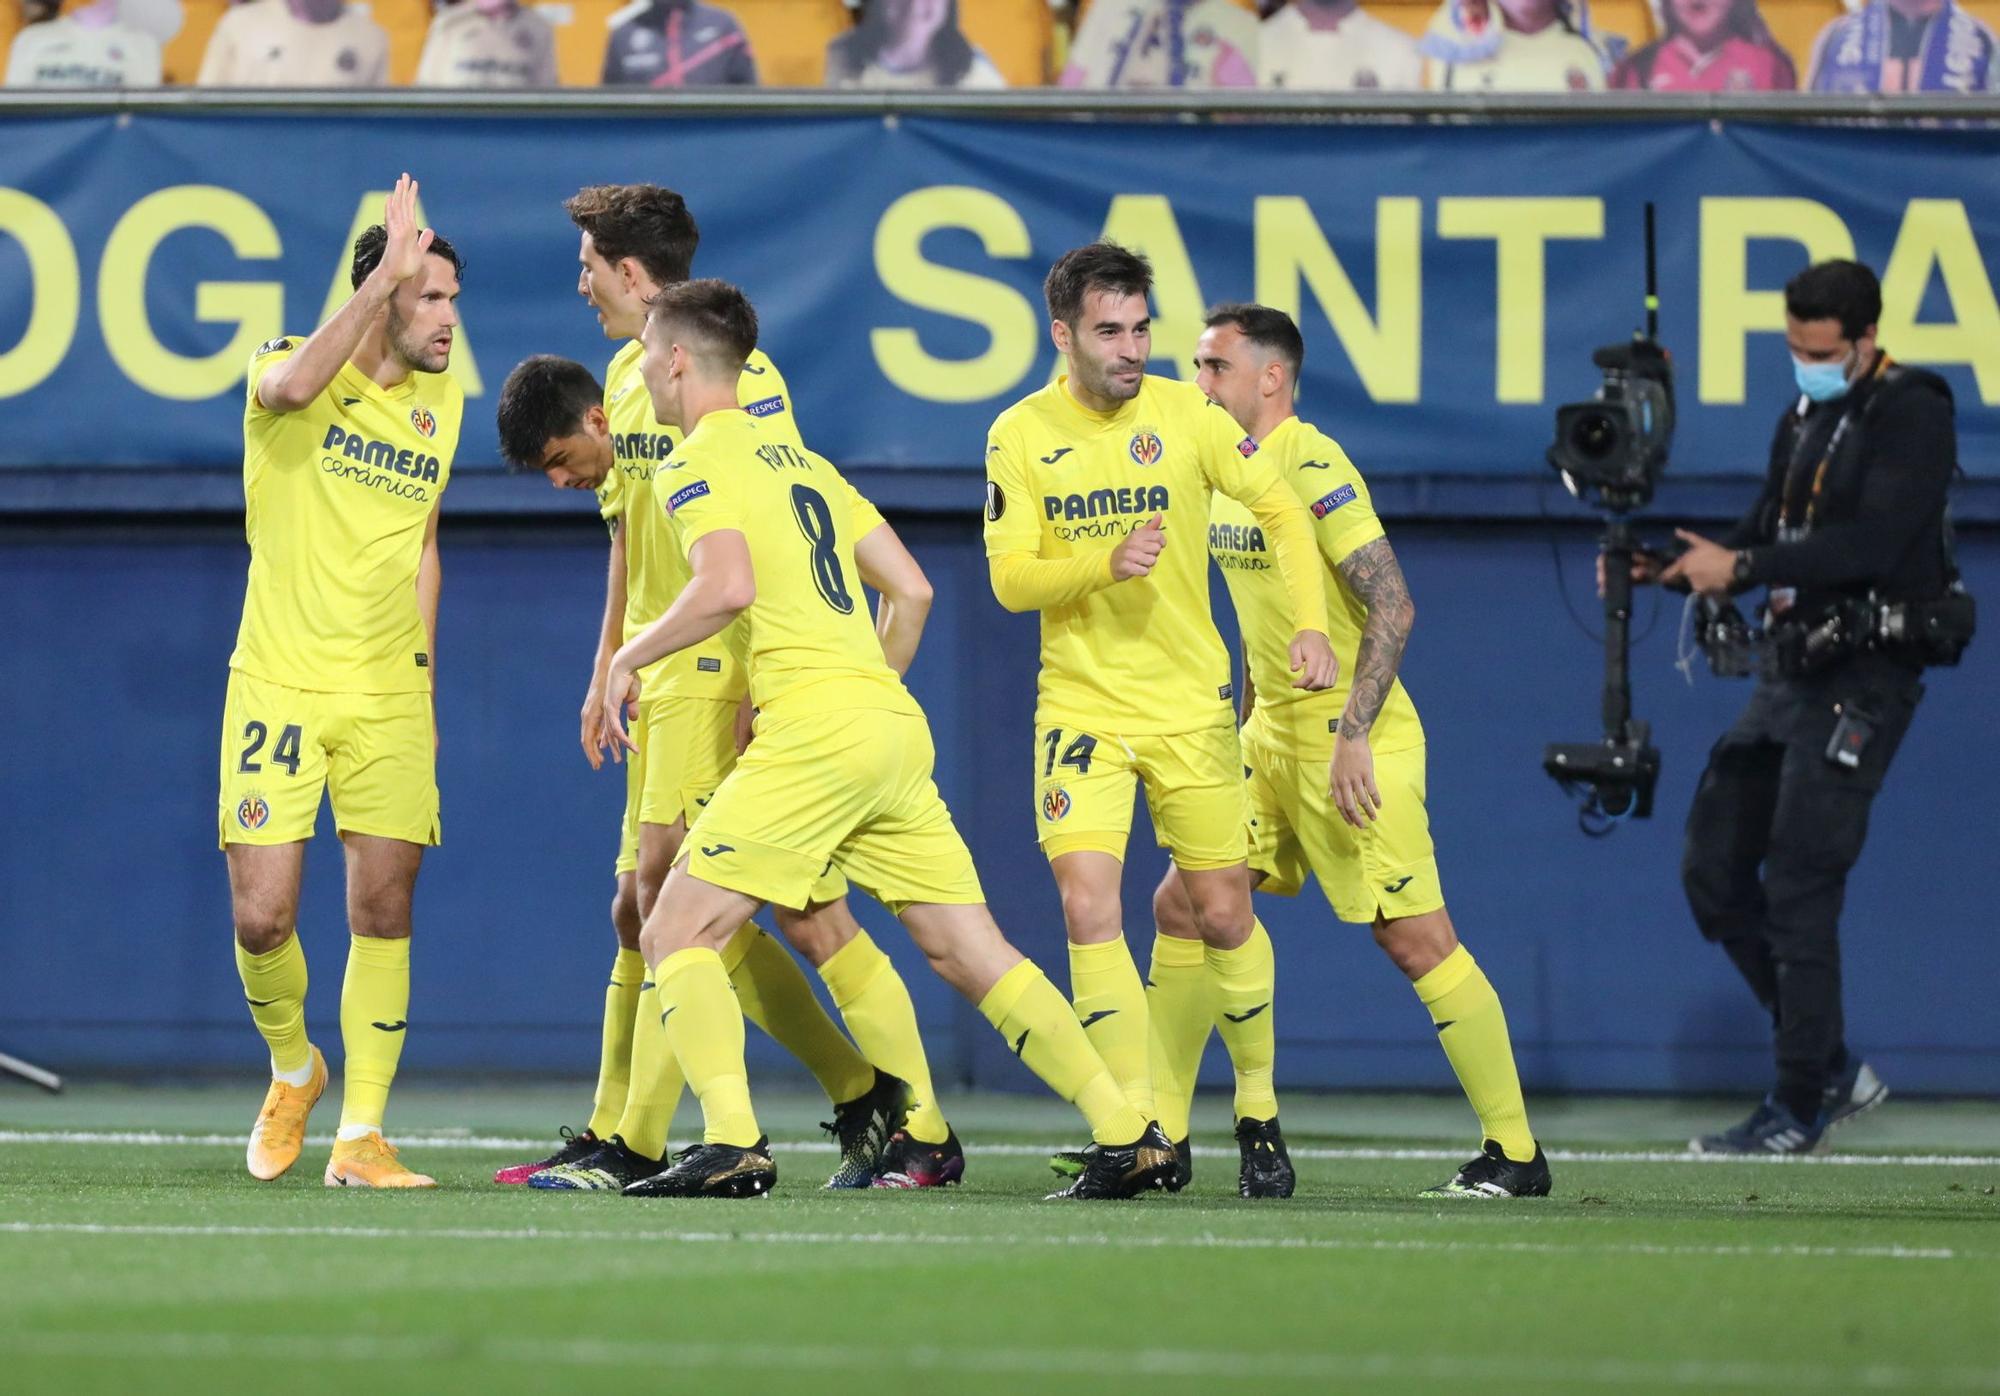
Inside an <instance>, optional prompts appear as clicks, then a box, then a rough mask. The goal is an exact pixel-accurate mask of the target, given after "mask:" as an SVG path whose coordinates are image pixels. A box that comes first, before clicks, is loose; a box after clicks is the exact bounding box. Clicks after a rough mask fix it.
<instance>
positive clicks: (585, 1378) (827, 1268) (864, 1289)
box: [0, 1082, 2000, 1396]
mask: <svg viewBox="0 0 2000 1396" xmlns="http://www.w3.org/2000/svg"><path fill="white" fill-rule="evenodd" d="M259 1094H260V1092H259V1088H258V1086H257V1084H256V1083H254V1082H246V1083H243V1084H242V1085H241V1086H238V1087H234V1088H228V1089H224V1088H220V1087H214V1088H199V1089H194V1088H137V1087H114V1086H87V1087H84V1088H82V1089H78V1090H73V1091H72V1092H71V1093H70V1094H68V1095H65V1096H62V1097H44V1096H40V1095H36V1094H34V1093H32V1092H30V1091H28V1090H27V1089H25V1088H16V1087H12V1086H0V1390H5V1391H19V1392H24V1393H25V1392H99V1391H104V1392H109V1391H117V1392H121V1393H138V1392H144V1393H153V1392H205V1393H208V1392H236V1391H256V1392H269V1393H274V1396H306V1393H316V1392H342V1393H346V1392H358V1391H370V1392H395V1391H441V1392H474V1393H480V1394H481V1396H487V1394H488V1393H512V1392H554V1391H561V1390H566V1389H570V1388H582V1389H601V1390H607V1391H642V1390H643V1391H657V1392H673V1391H680V1392H694V1391H702V1392H719V1391H736V1390H743V1391H759V1392H773V1393H783V1392H790V1391H794V1390H797V1391H802V1392H805V1391H810V1392H815V1393H819V1392H847V1391H869V1392H877V1391H895V1390H899V1389H912V1390H915V1389H921V1390H926V1391H938V1392H946V1393H959V1392H981V1393H983V1392H1010V1393H1012V1392H1039V1391H1052V1390H1057V1389H1066V1390H1069V1391H1080V1390H1081V1391H1087V1390H1094V1389H1100V1388H1102V1389H1105V1390H1120V1391H1126V1390H1142V1391H1146V1392H1149V1393H1150V1392H1164V1391H1190V1392H1192V1391H1203V1392H1212V1391H1225V1390H1229V1389H1232V1388H1235V1387H1238V1386H1242V1387H1245V1388H1247V1389H1251V1390H1255V1391H1257V1392H1259V1393H1268V1392H1279V1391H1284V1392H1291V1391H1313V1392H1319V1391H1357V1390H1367V1391H1455V1390H1465V1389H1478V1390H1492V1391H1516V1390H1538V1389H1546V1390H1560V1391H1621V1392H1622V1391H1681V1390H1690V1389H1694V1390H1721V1391H1734V1390H1742V1391H1752V1390H1754V1391H1764V1392H1769V1391H1816V1392H1848V1391H1909V1392H1926V1393H1927V1392H1943V1391H2000V1196H1996V1186H2000V1112H1996V1111H1995V1110H1994V1109H1993V1108H1992V1107H1991V1106H1990V1105H1970V1104H1966V1105H1958V1104H1921V1103H1908V1102H1903V1101H1894V1100H1892V1101H1891V1102H1890V1103H1889V1104H1888V1105H1886V1106H1885V1107H1883V1108H1882V1109H1881V1110H1880V1111H1877V1112H1876V1113H1875V1114H1874V1115H1872V1116H1869V1117H1867V1118H1865V1119H1862V1120H1859V1121H1856V1122H1854V1123H1853V1124H1852V1125H1850V1126H1848V1127H1847V1129H1846V1130H1844V1131H1843V1132H1842V1134H1841V1135H1840V1137H1839V1143H1840V1152H1839V1153H1838V1154H1837V1155H1835V1156H1834V1159H1835V1160H1837V1161H1832V1162H1807V1163H1799V1162H1779V1163H1722V1164H1718V1163H1706V1162H1692V1161H1686V1160H1681V1159H1677V1158H1675V1157H1674V1156H1673V1151H1675V1150H1677V1149H1678V1148H1679V1146H1680V1145H1681V1143H1682V1142H1683V1141H1684V1140H1685V1139H1686V1137H1687V1135H1688V1134H1689V1133H1690V1132H1691V1131H1693V1130H1695V1129H1697V1128H1701V1127H1712V1126H1714V1125H1716V1124H1719V1123H1722V1122H1724V1121H1726V1120H1728V1119H1729V1118H1731V1117H1732V1116H1733V1114H1735V1113H1737V1112H1739V1111H1740V1110H1741V1109H1742V1108H1744V1103H1743V1102H1736V1101H1732V1102H1716V1101H1706V1102H1658V1101H1616V1100H1612V1101H1587V1100H1586V1101H1575V1100H1568V1101H1539V1102H1535V1103H1534V1106H1533V1109H1534V1115H1535V1120H1536V1124H1537V1128H1538V1130H1539V1132H1540V1133H1541V1134H1542V1136H1543V1138H1544V1140H1545V1142H1546V1143H1547V1144H1549V1146H1550V1147H1551V1149H1552V1151H1553V1156H1554V1158H1555V1167H1556V1195H1555V1196H1554V1197H1552V1198H1550V1199H1548V1200H1546V1201H1536V1202H1517V1203H1493V1202H1485V1203H1471V1202H1461V1203H1453V1204H1443V1203H1436V1202H1425V1201H1420V1200H1419V1199H1418V1198H1417V1197H1416V1193H1417V1192H1418V1190H1419V1189H1421V1188H1422V1187H1424V1186H1426V1185H1427V1184H1430V1183H1433V1182H1436V1181H1438V1180H1440V1179H1441V1178H1443V1177H1445V1176H1448V1174H1449V1172H1450V1170H1451V1168H1452V1166H1453V1165H1454V1163H1455V1162H1457V1161H1458V1160H1459V1159H1461V1158H1463V1157H1464V1156H1466V1155H1467V1154H1469V1152H1470V1148H1469V1146H1470V1145H1471V1144H1472V1143H1473V1142H1474V1141H1473V1140H1472V1138H1471V1133H1470V1127H1471V1117H1470V1115H1469V1112H1467V1111H1466V1109H1465V1106H1464V1104H1463V1102H1459V1101H1447V1100H1444V1099H1441V1098H1439V1099H1427V1098H1412V1097H1379V1096H1358V1097H1357V1096H1349V1097H1326V1096H1321V1097H1314V1096H1305V1095H1294V1096H1292V1097H1289V1098H1288V1100H1287V1102H1286V1107H1285V1122H1286V1127H1287V1133H1288V1135H1289V1137H1290V1139H1291V1142H1292V1146H1293V1148H1294V1151H1295V1154H1296V1155H1297V1164H1298V1169H1299V1175H1300V1187H1299V1195H1298V1196H1297V1197H1296V1198H1295V1199H1293V1200H1292V1201H1290V1202H1288V1203H1269V1202H1266V1203H1248V1202H1244V1201H1241V1200H1239V1199H1237V1198H1236V1197H1235V1196H1234V1195H1233V1189H1234V1182H1235V1161H1234V1150H1233V1147H1232V1146H1231V1145H1230V1141H1229V1138H1228V1135H1227V1119H1226V1115H1227V1105H1226V1103H1225V1102H1223V1101H1221V1100H1212V1099H1208V1098H1204V1099H1203V1100H1202V1101H1201V1102H1200V1105H1199V1110H1198V1122H1197V1135H1196V1139H1197V1143H1198V1144H1199V1145H1207V1146H1208V1148H1207V1151H1205V1152H1203V1153H1201V1154H1200V1155H1198V1157H1197V1161H1196V1178H1195V1184H1194V1187H1193V1188H1192V1189H1191V1191H1190V1193H1188V1194H1187V1195H1184V1196H1181V1197H1177V1198H1170V1197H1165V1196H1160V1197H1151V1198H1147V1199H1143V1200H1141V1201H1137V1202H1132V1203H1123V1204H1091V1205H1075V1204H1059V1203H1045V1202H1042V1201H1041V1200H1040V1198H1041V1195H1042V1194H1043V1192H1045V1191H1046V1190H1047V1189H1048V1186H1049V1185H1050V1182H1051V1175H1050V1174H1049V1172H1048V1170H1047V1167H1046V1164H1045V1162H1044V1160H1043V1158H1042V1156H1041V1155H1042V1151H1043V1150H1044V1149H1045V1148H1046V1146H1048V1145H1051V1144H1056V1143H1061V1142H1065V1141H1073V1140H1074V1138H1075V1137H1076V1135H1077V1132H1078V1131H1077V1130H1076V1129H1075V1128H1074V1127H1073V1125H1072V1117H1071V1116H1070V1114H1069V1112H1068V1111H1067V1110H1066V1109H1064V1108H1063V1107H1061V1106H1060V1105H1057V1104H1055V1103H1053V1102H1049V1101H1045V1100H1042V1099H1038V1098H1030V1097H1013V1096H977V1097H964V1098H959V1099H956V1100H953V1101H951V1102H949V1103H950V1108H951V1113H952V1115H953V1118H954V1121H955V1123H956V1124H957V1126H958V1129H959V1132H960V1133H961V1135H962V1136H963V1137H964V1138H965V1140H966V1142H967V1146H968V1150H969V1152H970V1173H969V1176H968V1179H967V1182H966V1185H965V1186H964V1187H963V1188H958V1189H952V1190H950V1191H948V1192H945V1193H922V1194H917V1193H892V1192H876V1193H861V1194H854V1193H825V1192H822V1191H820V1190H819V1187H818V1185H819V1183H820V1182H821V1181H822V1180H823V1179H824V1177H825V1175H826V1173H827V1171H828V1170H829V1167H830V1165H831V1163H832V1155H831V1153H830V1152H829V1151H828V1150H827V1148H826V1147H825V1146H824V1144H822V1143H819V1142H817V1141H819V1140H820V1137H821V1136H820V1135H819V1132H818V1130H817V1129H816V1128H815V1126H814V1122H815V1121H816V1120H818V1119H819V1118H821V1117H822V1116H823V1115H824V1114H825V1107H824V1105H823V1104H815V1103H814V1102H813V1101H812V1100H810V1099H808V1098H806V1097H804V1096H800V1095H782V1094H776V1093H773V1094H769V1095H767V1096H765V1097H764V1098H763V1099H761V1100H760V1109H761V1110H762V1112H763V1116H764V1122H765V1124H766V1126H767V1127H768V1128H769V1129H770V1131H771V1133H772V1136H773V1138H774V1139H775V1140H777V1141H778V1143H779V1146H780V1147H779V1148H778V1150H777V1158H778V1163H779V1169H780V1182H779V1190H778V1192H777V1194H776V1195H775V1196H774V1197H771V1198H768V1199H761V1200H756V1201H746V1202H650V1203H648V1202H636V1201H628V1200H626V1199H623V1198H619V1197H615V1196H585V1195H563V1194H550V1193H534V1192H530V1191H528V1190H526V1189H520V1188H506V1189H502V1188H497V1187H494V1186H493V1185H492V1184H491V1183H490V1182H489V1181H488V1180H489V1179H490V1177H491V1174H492V1172H493V1170H494V1169H495V1168H496V1167H498V1166H500V1165H502V1164H505V1163H511V1162H515V1161H517V1160H518V1159H519V1158H520V1157H525V1156H528V1154H527V1151H525V1150H522V1149H519V1148H515V1147H511V1146H509V1145H508V1144H507V1142H506V1141H509V1140H519V1139H526V1138H531V1137H533V1138H539V1137H540V1136H542V1135H545V1134H547V1133H549V1132H551V1130H552V1127H553V1125H554V1124H555V1123H556V1122H558V1121H561V1120H565V1119H571V1118H572V1117H573V1116H574V1114H575V1111H576V1107H577V1106H578V1105H580V1104H581V1103H582V1102H584V1101H585V1100H586V1099H587V1091H586V1090H585V1089H583V1088H582V1087H576V1086H572V1087H569V1088H566V1089H563V1090H557V1089H554V1088H550V1087H545V1086H534V1087H523V1086H504V1085H494V1086H476V1087H466V1088H453V1089H449V1090H447V1089H443V1088H441V1087H439V1086H436V1085H425V1084H421V1083H413V1084H410V1085H407V1086H405V1087H400V1088H399V1089H398V1091H397V1094H396V1097H395V1099H394V1101H393V1102H392V1107H391V1132H392V1135H393V1136H394V1137H396V1138H398V1139H399V1140H400V1141H401V1143H402V1146H403V1152H404V1156H405V1158H407V1159H408V1160H409V1161H410V1162H411V1163H412V1164H414V1165H415V1166H417V1167H420V1168H423V1169H426V1170H428V1171H430V1172H432V1173H434V1174H436V1175H437V1176H438V1178H439V1180H440V1182H441V1183H442V1184H443V1186H442V1187H440V1188H439V1189H438V1190H437V1191H436V1192H434V1193H426V1194H400V1195H398V1194H369V1193H356V1192H351V1191H332V1190H328V1189H326V1188H323V1187H322V1186H321V1185H320V1180H319V1174H320V1169H321V1167H322V1165H323V1164H324V1162H325V1153H326V1148H325V1144H324V1135H325V1133H326V1131H328V1130H330V1129H331V1126H332V1124H333V1121H334V1119H335V1118H336V1111H335V1102H334V1101H333V1100H332V1099H331V1098H329V1100H328V1101H327V1102H324V1103H323V1104H322V1105H321V1107H320V1111H319V1113H318V1114H316V1116H315V1142H314V1143H312V1144H311V1145H309V1147H308V1150H307V1154H306V1157H305V1158H304V1159H303V1160H302V1161H301V1163H300V1166H299V1167H298V1168H297V1169H295V1170H294V1171H293V1173H292V1174H291V1175H290V1176H288V1177H287V1178H285V1179H282V1180H280V1181H279V1182H277V1183H273V1184H259V1183H256V1182H253V1181H252V1180H251V1179H250V1178H249V1177H247V1176H246V1175H245V1174H244V1172H243V1168H242V1143H241V1139H242V1134H243V1132H244V1130H245V1129H247V1127H248V1124H249V1121H250V1118H251V1116H252V1115H253V1114H254V1112H255V1109H256V1106H257V1100H258V1096H259ZM688 1124H689V1112H688V1110H687V1109H686V1108H685V1107H684V1108H683V1112H682V1117H681V1120H680V1121H679V1132H678V1133H677V1136H676V1143H680V1142H685V1140H686V1138H687V1133H686V1131H687V1127H688ZM1838 1160H1845V1161H1838Z"/></svg>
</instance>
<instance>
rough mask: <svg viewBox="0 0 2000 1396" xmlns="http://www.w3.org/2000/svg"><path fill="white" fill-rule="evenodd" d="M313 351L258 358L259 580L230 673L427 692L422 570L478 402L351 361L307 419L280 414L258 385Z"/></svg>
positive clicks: (420, 376)
mask: <svg viewBox="0 0 2000 1396" xmlns="http://www.w3.org/2000/svg"><path fill="white" fill-rule="evenodd" d="M302 342H303V341H301V340H298V339H292V338H279V339H274V340H271V341H270V342H269V343H267V344H265V345H263V346H262V347H261V348H259V349H258V350H257V352H256V353H255V354H254V355H252V356H251V360H250V373H249V381H248V384H247V385H246V387H245V389H244V398H243V532H244V536H245V537H247V538H248V539H249V540H250V579H249V584H248V586H247V587H246V588H245V591H244V596H243V621H242V624H241V626H240V627H239V628H238V629H237V632H236V651H235V653H233V654H232V655H230V657H229V667H230V668H232V669H238V670H241V671H242V672H243V673H246V674H250V675H254V676H255V677H257V678H260V679H268V680H270V681H271V682H273V683H280V684H284V685H285V686H286V687H288V688H300V689H306V690H308V691H310V692H318V693H421V692H428V691H429V690H430V687H431V671H430V662H431V657H430V653H429V651H430V641H429V638H428V637H427V636H426V634H425V632H424V621H423V614H422V612H420V611H419V610H418V608H417V566H418V563H419V561H420V560H421V558H422V556H423V548H424V532H425V529H426V527H427V526H428V525H429V522H430V517H431V511H432V510H433V509H435V508H437V502H438V499H439V497H440V496H442V495H443V494H444V489H445V485H446V484H447V483H448V482H449V481H450V479H451V461H452V456H453V455H454V453H456V451H457V450H458V430H459V423H460V420H461V418H462V417H463V416H464V412H465V395H464V393H463V392H462V391H461V390H460V388H459V386H458V383H457V382H456V380H454V379H453V378H452V377H451V376H450V375H448V374H443V373H413V374H411V375H410V376H409V377H408V378H406V379H404V380H403V381H402V382H401V383H399V384H397V385H396V386H395V387H393V388H384V387H381V386H380V385H378V384H377V383H376V382H375V381H374V380H373V379H372V378H370V377H368V376H367V375H366V374H364V373H362V372H361V370H359V369H357V368H356V367H355V366H354V365H353V364H351V363H349V364H342V365H341V367H340V371H339V372H338V373H336V374H334V376H333V381H332V382H331V383H328V384H327V386H326V391H324V392H322V393H321V394H320V395H319V396H318V397H316V398H314V399H313V400H312V401H311V402H309V403H307V404H306V405H305V406H304V407H302V408H300V409H299V410H298V411H296V412H273V411H270V410H269V409H268V408H266V407H265V406H264V405H263V404H262V403H260V402H259V401H258V400H257V385H258V383H260V382H261V381H263V377H264V375H265V374H266V373H268V372H270V370H271V369H272V368H273V367H275V366H276V365H278V364H281V363H283V362H284V361H285V360H286V359H288V358H290V357H291V356H292V354H294V353H295V352H297V350H298V347H299V345H300V344H301V343H302Z"/></svg>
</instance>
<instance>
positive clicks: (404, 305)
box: [388, 257, 458, 373]
mask: <svg viewBox="0 0 2000 1396" xmlns="http://www.w3.org/2000/svg"><path fill="white" fill-rule="evenodd" d="M388 328H389V348H390V351H391V352H393V353H394V354H395V355H396V357H397V358H398V359H401V360H402V361H403V365H404V366H405V367H406V368H409V369H411V370H413V371H414V372H418V373H443V372H444V370H445V365H447V364H449V363H450V362H451V345H452V340H453V337H454V335H453V332H454V331H455V330H456V329H457V328H458V272H457V271H455V270H454V269H453V268H452V265H451V263H450V262H447V261H446V260H445V259H444V258H442V257H426V258H424V268H423V270H422V271H420V272H418V273H417V274H416V275H415V276H413V277H411V278H410V279H409V280H408V281H405V282H404V283H403V284H402V285H400V286H398V287H397V288H396V294H395V295H393V296H391V297H390V298H389V325H388Z"/></svg>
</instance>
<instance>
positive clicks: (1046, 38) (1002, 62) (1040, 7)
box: [958, 0, 1056, 87]
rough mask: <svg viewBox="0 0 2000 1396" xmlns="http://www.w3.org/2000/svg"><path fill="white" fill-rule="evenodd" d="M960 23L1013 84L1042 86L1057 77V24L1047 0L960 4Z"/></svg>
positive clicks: (1008, 0) (1007, 0) (1008, 81)
mask: <svg viewBox="0 0 2000 1396" xmlns="http://www.w3.org/2000/svg"><path fill="white" fill-rule="evenodd" d="M958 24H959V28H961V29H963V30H964V31H965V37H966V38H968V39H970V40H972V42H973V45H974V46H975V47H976V48H978V49H980V50H981V51H982V52H984V53H985V55H986V56H987V57H988V58H990V59H992V60H993V66H994V67H996V68H998V69H999V70H1000V74H1001V76H1002V77H1004V78H1006V79H1007V83H1008V85H1009V86H1010V87H1040V86H1041V85H1042V84H1044V83H1046V82H1048V81H1049V80H1050V78H1052V77H1053V76H1054V74H1055V67H1054V64H1055V37H1056V25H1055V16H1054V15H1053V14H1052V13H1051V12H1050V9H1049V3H1048V0H975V3H972V4H961V5H960V6H959V7H958Z"/></svg>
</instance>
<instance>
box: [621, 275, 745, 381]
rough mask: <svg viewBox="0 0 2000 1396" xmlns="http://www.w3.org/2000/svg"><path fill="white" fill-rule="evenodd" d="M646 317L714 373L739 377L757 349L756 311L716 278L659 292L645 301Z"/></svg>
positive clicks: (663, 289) (731, 288)
mask: <svg viewBox="0 0 2000 1396" xmlns="http://www.w3.org/2000/svg"><path fill="white" fill-rule="evenodd" d="M646 318H647V320H648V321H649V322H650V323H651V324H653V325H657V326H659V327H660V329H661V330H662V331H665V332H667V333H669V334H670V335H672V336H673V337H674V339H675V340H676V342H678V343H680V344H682V345H683V346H685V347H686V349H687V350H688V352H689V353H691V354H693V355H694V356H695V357H696V358H698V359H700V360H702V363H703V367H705V368H708V369H711V370H713V371H714V372H716V373H729V374H734V373H740V372H742V371H743V361H744V360H745V359H747V358H749V357H750V351H751V350H753V349H755V348H756V347H757V312H756V310H755V309H754V308H752V306H751V304H750V298H749V297H748V296H746V295H744V294H743V292H742V291H740V290H738V289H737V288H736V287H734V286H732V285H730V284H729V283H728V282H727V281H717V280H716V279H715V278H714V277H705V278H703V279H702V280H700V281H682V282H678V283H676V284H675V285H672V286H665V287H662V288H661V289H660V290H659V292H658V293H656V294H655V295H654V296H653V298H652V299H651V300H649V301H647V302H646Z"/></svg>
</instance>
